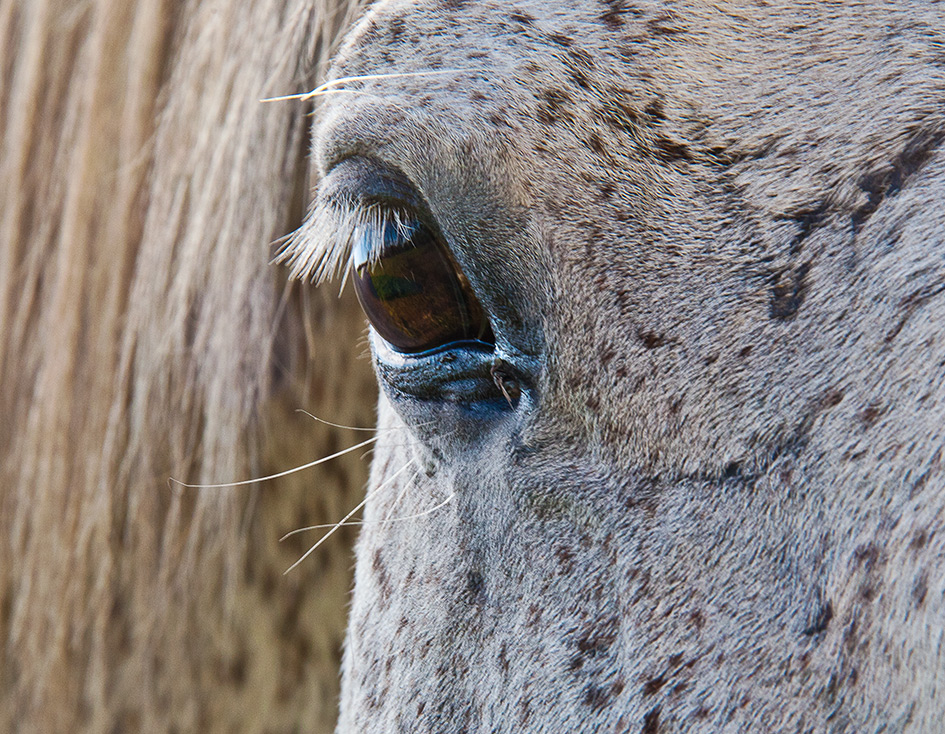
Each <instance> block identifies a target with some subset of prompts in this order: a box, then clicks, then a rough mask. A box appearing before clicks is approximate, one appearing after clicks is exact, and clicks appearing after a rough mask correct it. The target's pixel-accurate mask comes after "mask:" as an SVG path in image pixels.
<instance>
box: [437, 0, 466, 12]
mask: <svg viewBox="0 0 945 734" xmlns="http://www.w3.org/2000/svg"><path fill="white" fill-rule="evenodd" d="M441 1H442V3H443V7H444V8H446V9H447V10H460V9H461V8H462V7H463V6H464V5H465V4H466V2H467V0H441Z"/></svg>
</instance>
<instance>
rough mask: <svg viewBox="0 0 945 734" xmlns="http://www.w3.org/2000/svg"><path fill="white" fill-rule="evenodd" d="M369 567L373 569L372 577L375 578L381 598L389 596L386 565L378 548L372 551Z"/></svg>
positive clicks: (389, 587) (388, 579)
mask: <svg viewBox="0 0 945 734" xmlns="http://www.w3.org/2000/svg"><path fill="white" fill-rule="evenodd" d="M371 567H372V568H373V569H374V577H375V578H376V579H377V585H378V587H379V588H380V590H381V598H382V599H388V598H390V595H391V591H392V587H391V582H390V576H389V575H388V573H387V566H386V565H385V564H384V558H383V556H382V555H381V550H380V548H378V549H377V550H375V551H374V557H373V559H372V561H371Z"/></svg>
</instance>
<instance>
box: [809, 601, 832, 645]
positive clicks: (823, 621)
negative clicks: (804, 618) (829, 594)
mask: <svg viewBox="0 0 945 734" xmlns="http://www.w3.org/2000/svg"><path fill="white" fill-rule="evenodd" d="M831 619H833V606H831V604H830V602H829V601H828V602H827V603H826V604H824V605H823V606H821V607H820V609H818V610H817V614H815V615H814V618H813V619H812V620H811V622H810V624H809V625H808V626H807V627H806V628H805V629H804V634H805V635H807V636H808V637H813V636H814V635H819V634H820V633H821V632H826V631H827V626H828V625H829V624H830V620H831Z"/></svg>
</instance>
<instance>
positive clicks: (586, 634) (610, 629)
mask: <svg viewBox="0 0 945 734" xmlns="http://www.w3.org/2000/svg"><path fill="white" fill-rule="evenodd" d="M618 624H619V622H618V620H617V617H600V618H597V619H595V620H593V621H591V622H590V623H589V624H588V625H586V626H585V627H584V629H583V631H582V632H583V634H582V635H581V636H580V637H579V638H578V639H577V643H576V645H577V649H578V650H579V651H580V652H581V654H582V655H583V656H586V657H588V658H595V657H601V656H603V655H605V654H606V653H607V651H608V650H609V649H610V646H611V645H613V644H614V640H616V639H617V629H618Z"/></svg>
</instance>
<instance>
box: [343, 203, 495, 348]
mask: <svg viewBox="0 0 945 734" xmlns="http://www.w3.org/2000/svg"><path fill="white" fill-rule="evenodd" d="M369 231H370V230H369ZM374 232H376V230H374ZM377 234H380V233H377ZM367 236H371V235H370V234H369V235H367ZM383 238H384V246H383V248H382V249H381V253H380V256H379V257H377V258H376V259H375V260H370V259H368V258H367V256H366V253H367V252H368V251H370V244H371V243H370V242H363V241H362V242H360V243H358V247H357V249H356V251H355V264H354V274H353V275H354V283H355V292H356V293H357V295H358V300H359V301H360V302H361V307H362V308H363V309H364V312H365V314H367V317H368V319H369V320H370V322H371V324H372V325H373V326H374V328H375V330H376V331H377V333H378V334H380V336H381V337H382V338H383V339H384V340H385V341H387V342H388V343H390V344H391V346H393V347H394V348H395V349H397V350H399V351H402V352H407V353H416V352H424V351H427V350H429V349H435V348H436V347H439V346H442V345H444V344H449V343H450V342H455V341H467V340H482V341H489V340H491V339H492V333H491V330H490V329H489V322H488V320H487V319H486V318H485V315H484V313H483V310H482V307H481V306H480V305H479V303H478V301H477V300H476V298H475V296H474V295H473V292H472V289H471V288H470V287H469V283H468V282H467V281H466V279H465V277H464V276H463V275H462V273H460V271H459V268H458V267H457V266H456V263H455V262H454V260H453V258H452V257H451V256H450V254H449V252H448V251H447V250H446V248H445V247H444V246H443V245H441V244H440V242H439V241H438V240H437V239H436V237H435V236H434V235H433V233H432V232H431V231H430V230H429V229H428V228H427V227H425V226H423V225H422V224H420V223H419V222H416V221H415V222H411V223H410V224H408V225H406V226H405V225H403V224H397V223H393V222H389V223H387V224H386V225H385V227H384V231H383Z"/></svg>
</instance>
